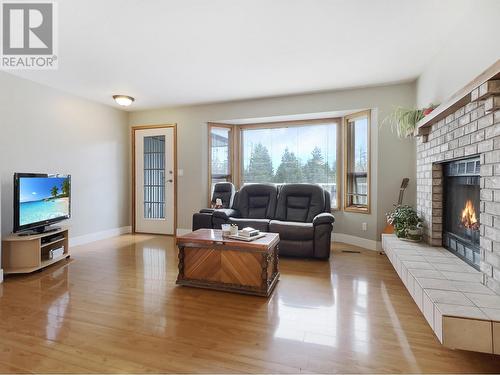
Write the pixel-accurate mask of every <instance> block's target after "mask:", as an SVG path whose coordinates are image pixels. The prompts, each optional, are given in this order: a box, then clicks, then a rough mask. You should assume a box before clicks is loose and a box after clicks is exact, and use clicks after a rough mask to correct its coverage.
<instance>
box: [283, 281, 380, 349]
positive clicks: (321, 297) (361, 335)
mask: <svg viewBox="0 0 500 375" xmlns="http://www.w3.org/2000/svg"><path fill="white" fill-rule="evenodd" d="M303 282H304V283H307V280H304V281H303ZM282 283H286V280H283V281H282ZM348 283H349V284H350V286H348V285H346V284H348ZM319 285H320V288H318V284H317V285H316V286H315V289H316V290H314V289H311V292H310V293H308V294H307V295H302V296H301V297H302V298H301V301H302V303H301V301H300V299H298V298H297V295H296V294H294V293H293V290H291V291H289V290H283V289H282V288H280V290H279V293H278V296H279V298H278V313H277V314H278V317H279V319H278V324H277V327H276V330H275V332H274V337H276V338H280V339H286V340H294V341H297V342H303V343H308V344H315V345H321V346H326V347H330V348H342V349H345V348H346V347H347V348H350V350H352V351H353V352H356V353H361V354H369V352H370V339H372V338H371V337H370V327H369V311H368V309H367V307H368V282H367V281H366V280H363V279H359V278H347V279H342V278H339V277H338V275H334V274H333V273H331V274H330V275H329V277H328V278H325V279H324V282H322V283H321V284H319ZM282 287H283V285H282ZM311 287H313V286H312V285H311ZM315 298H317V300H316V301H315ZM325 302H328V303H325Z"/></svg>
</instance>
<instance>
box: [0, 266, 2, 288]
mask: <svg viewBox="0 0 500 375" xmlns="http://www.w3.org/2000/svg"><path fill="white" fill-rule="evenodd" d="M2 282H3V269H1V268H0V284H1V283H2Z"/></svg>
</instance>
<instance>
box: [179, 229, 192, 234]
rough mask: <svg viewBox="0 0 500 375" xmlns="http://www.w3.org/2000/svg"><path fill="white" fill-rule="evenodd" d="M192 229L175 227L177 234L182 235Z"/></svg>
mask: <svg viewBox="0 0 500 375" xmlns="http://www.w3.org/2000/svg"><path fill="white" fill-rule="evenodd" d="M191 232H192V230H191V229H186V228H177V231H176V233H177V236H182V235H184V234H188V233H191Z"/></svg>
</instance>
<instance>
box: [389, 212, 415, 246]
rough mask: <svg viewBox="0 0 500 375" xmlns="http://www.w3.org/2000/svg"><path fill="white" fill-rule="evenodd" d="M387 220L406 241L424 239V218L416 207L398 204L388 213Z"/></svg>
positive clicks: (397, 234) (398, 235) (399, 236)
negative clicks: (419, 215) (419, 214)
mask: <svg viewBox="0 0 500 375" xmlns="http://www.w3.org/2000/svg"><path fill="white" fill-rule="evenodd" d="M386 216H387V222H388V223H389V224H392V225H393V226H394V233H395V234H396V236H397V237H398V238H399V239H401V240H405V241H412V242H420V241H422V219H421V218H420V217H418V214H417V212H416V211H415V209H414V208H413V207H411V206H408V205H398V206H396V207H394V209H393V210H392V211H391V212H389V213H387V215H386Z"/></svg>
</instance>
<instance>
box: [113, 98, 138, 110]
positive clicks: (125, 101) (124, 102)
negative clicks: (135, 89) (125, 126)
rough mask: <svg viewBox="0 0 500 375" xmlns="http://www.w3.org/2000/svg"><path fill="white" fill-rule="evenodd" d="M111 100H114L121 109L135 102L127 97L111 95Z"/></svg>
mask: <svg viewBox="0 0 500 375" xmlns="http://www.w3.org/2000/svg"><path fill="white" fill-rule="evenodd" d="M113 99H114V100H115V102H116V103H118V104H119V105H121V106H123V107H128V106H129V105H131V104H132V103H133V102H134V101H135V99H134V98H132V97H131V96H128V95H113Z"/></svg>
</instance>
